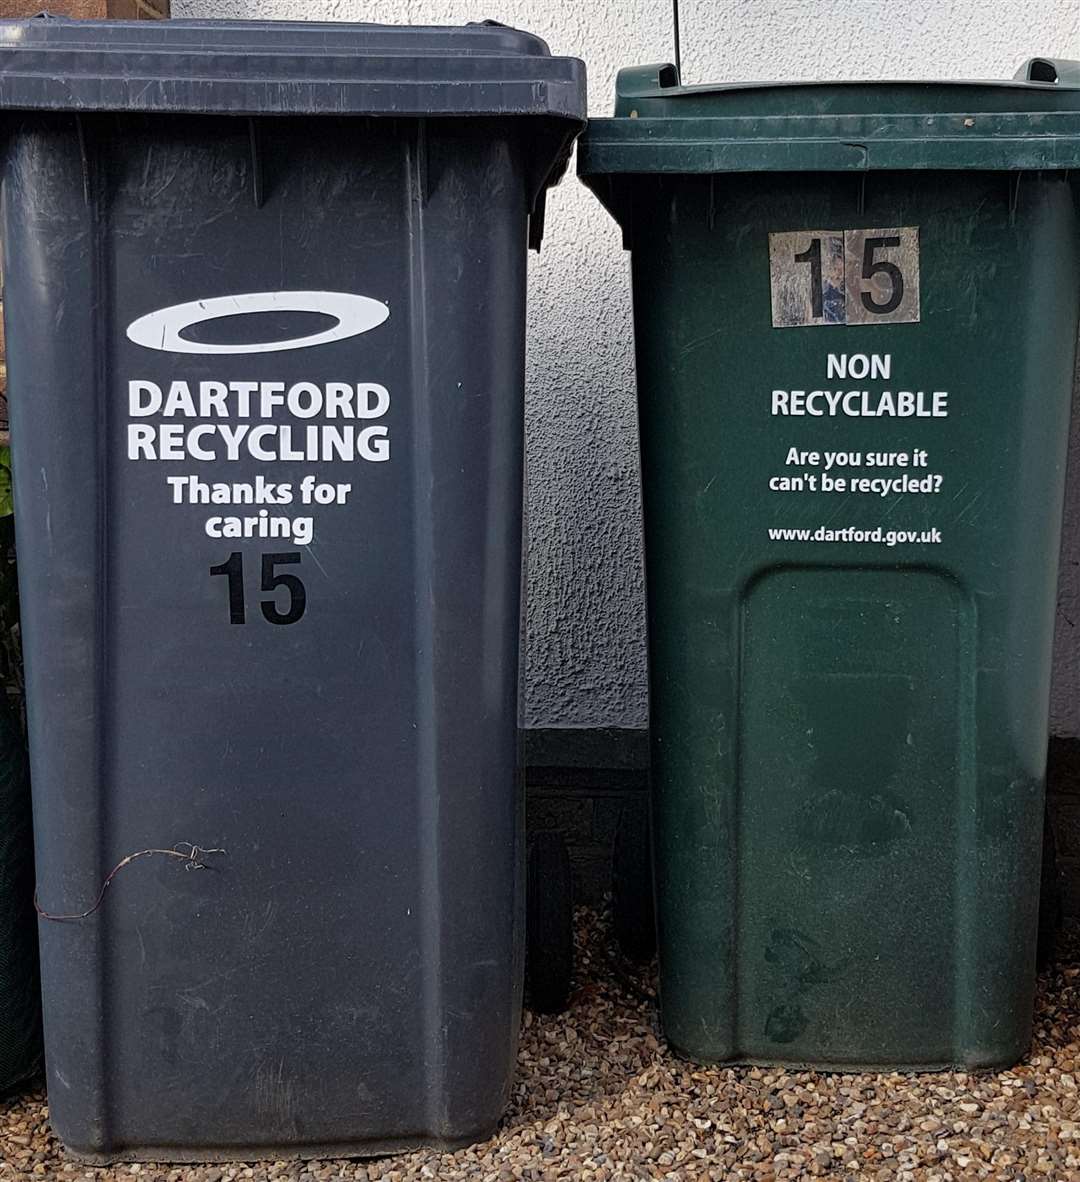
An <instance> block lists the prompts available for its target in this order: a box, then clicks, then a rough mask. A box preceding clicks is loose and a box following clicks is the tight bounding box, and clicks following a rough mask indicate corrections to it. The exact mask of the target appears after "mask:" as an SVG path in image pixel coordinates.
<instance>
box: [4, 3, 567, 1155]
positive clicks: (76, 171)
mask: <svg viewBox="0 0 1080 1182" xmlns="http://www.w3.org/2000/svg"><path fill="white" fill-rule="evenodd" d="M0 113H2V121H3V130H4V144H5V147H4V154H3V196H4V206H3V213H4V218H3V234H4V257H5V260H6V266H7V270H6V275H5V280H6V299H5V307H6V310H7V341H8V351H9V356H8V363H9V373H10V381H11V395H12V405H13V422H12V429H13V435H14V440H15V496H16V511H17V517H18V547H19V557H20V576H21V592H22V602H23V613H24V614H23V632H24V637H25V647H26V661H27V690H28V705H29V726H30V738H31V761H32V772H33V787H34V794H35V800H34V805H35V830H36V851H37V879H38V897H39V902H40V906H41V908H42V910H43V911H44V912H46V913H47V914H46V916H44V917H43V918H42V920H41V924H40V935H41V944H42V973H43V994H44V1006H45V1028H46V1060H47V1073H48V1085H49V1093H50V1108H51V1115H52V1121H53V1123H54V1126H55V1128H56V1130H57V1132H58V1133H59V1135H60V1136H61V1138H62V1139H63V1141H64V1142H65V1144H66V1145H67V1147H68V1148H69V1149H70V1150H71V1151H73V1152H75V1153H76V1154H78V1155H81V1156H83V1157H86V1158H89V1159H157V1160H163V1159H169V1160H176V1161H182V1160H204V1159H217V1158H230V1157H232V1158H251V1157H266V1156H271V1157H306V1156H319V1155H339V1154H371V1153H381V1152H386V1151H392V1150H397V1149H402V1148H406V1147H409V1146H413V1145H416V1144H420V1143H427V1144H441V1145H456V1144H461V1143H467V1142H469V1141H472V1140H475V1139H478V1138H482V1137H485V1136H487V1135H488V1134H490V1132H491V1131H492V1129H493V1127H494V1126H495V1124H496V1122H497V1120H498V1119H499V1116H500V1114H501V1111H502V1108H503V1104H504V1101H505V1099H506V1097H507V1094H508V1089H509V1086H510V1080H511V1074H512V1070H513V1064H514V1059H515V1044H516V1032H517V1027H518V1015H519V1008H520V998H521V962H522V939H521V937H522V931H521V927H522V875H521V857H520V854H521V810H520V802H519V793H518V789H517V778H516V771H515V764H516V688H517V646H518V608H519V602H518V600H519V570H520V558H521V551H520V538H521V512H520V506H521V480H522V387H523V344H524V340H523V338H524V327H525V320H524V311H525V263H526V247H527V243H528V241H529V238H530V237H531V239H532V241H533V243H534V244H535V243H536V242H538V241H539V235H540V231H541V223H542V214H543V201H544V193H545V190H546V187H547V186H548V185H549V184H550V183H552V182H553V181H554V180H555V179H556V178H557V177H558V175H559V173H560V172H561V170H562V168H563V166H564V164H565V160H566V157H567V154H568V152H569V148H570V144H571V142H572V140H573V137H574V135H575V134H576V132H577V131H578V129H579V128H580V126H581V123H582V119H583V115H584V70H583V67H582V65H581V63H580V62H578V61H575V60H572V59H568V58H557V57H552V56H551V55H550V53H549V51H548V48H547V46H546V45H545V44H544V42H542V41H541V40H539V39H538V38H536V37H533V36H530V35H528V34H525V33H521V32H517V31H514V30H511V29H507V28H504V27H501V26H494V25H470V26H467V27H463V28H453V29H448V28H442V29H440V28H391V27H384V26H375V25H368V26H365V25H347V24H314V23H312V24H301V23H226V22H189V21H178V22H174V23H150V22H146V23H138V24H135V23H130V24H125V23H121V22H111V23H101V24H97V23H91V22H87V23H79V22H66V21H55V20H35V21H29V22H19V23H15V22H7V23H0Z"/></svg>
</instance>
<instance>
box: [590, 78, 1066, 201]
mask: <svg viewBox="0 0 1080 1182" xmlns="http://www.w3.org/2000/svg"><path fill="white" fill-rule="evenodd" d="M1077 167H1080V62H1064V61H1054V60H1052V59H1049V58H1031V59H1029V60H1028V61H1027V62H1025V63H1024V65H1023V66H1022V67H1021V68H1020V70H1019V71H1018V73H1017V75H1016V77H1015V78H1013V79H1012V80H1011V81H999V82H971V81H968V82H965V81H948V82H792V83H749V84H734V85H708V86H682V85H680V83H679V75H678V71H677V70H676V68H675V67H674V66H672V65H652V66H637V67H633V68H630V69H625V70H621V71H620V72H619V76H618V81H617V83H616V100H615V117H614V118H611V119H592V120H590V121H589V124H588V126H587V128H586V130H585V133H584V134H583V135H582V137H581V139H580V140H579V141H578V172H579V174H580V175H581V176H582V178H583V179H584V180H585V182H586V183H587V184H589V185H590V187H591V188H594V189H596V191H597V192H598V193H599V194H600V195H601V196H603V192H602V190H603V189H604V188H606V186H607V182H605V181H604V180H603V174H607V175H611V174H615V173H638V174H642V173H645V174H649V173H718V172H802V171H807V172H840V171H853V172H859V171H866V170H869V169H965V168H975V169H988V170H1006V171H1020V170H1029V169H1069V168H1077Z"/></svg>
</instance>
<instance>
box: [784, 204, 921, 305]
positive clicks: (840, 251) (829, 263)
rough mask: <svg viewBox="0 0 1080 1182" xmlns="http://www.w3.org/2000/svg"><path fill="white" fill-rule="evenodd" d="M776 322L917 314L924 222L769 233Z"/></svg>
mask: <svg viewBox="0 0 1080 1182" xmlns="http://www.w3.org/2000/svg"><path fill="white" fill-rule="evenodd" d="M769 279H770V282H771V285H772V322H773V327H774V328H795V327H798V326H802V325H813V324H900V323H911V322H912V321H917V320H918V319H919V227H918V226H901V227H899V228H898V229H891V230H793V231H791V232H789V233H783V234H770V235H769Z"/></svg>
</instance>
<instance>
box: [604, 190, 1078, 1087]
mask: <svg viewBox="0 0 1080 1182" xmlns="http://www.w3.org/2000/svg"><path fill="white" fill-rule="evenodd" d="M616 180H617V182H618V180H619V178H616ZM623 183H624V184H625V185H626V192H625V194H624V199H625V201H626V202H628V203H629V206H630V207H632V208H631V214H630V225H629V233H630V241H631V245H632V249H633V271H634V304H635V320H636V340H637V358H638V381H639V401H640V413H641V428H642V452H643V479H644V505H645V529H646V547H647V556H648V559H647V568H648V581H649V629H650V666H651V668H650V678H651V695H652V697H651V701H652V721H653V770H654V793H655V810H656V833H657V884H658V904H659V927H660V952H661V996H662V1002H663V1017H664V1024H665V1029H666V1031H667V1034H668V1037H669V1038H670V1039H671V1041H672V1042H673V1043H674V1044H675V1045H676V1046H677V1047H679V1048H680V1049H682V1050H684V1051H686V1052H687V1053H689V1054H691V1055H694V1056H696V1057H700V1058H703V1059H716V1060H723V1059H742V1060H747V1059H751V1060H754V1059H760V1060H768V1061H782V1062H797V1063H815V1064H818V1065H824V1066H830V1065H831V1066H859V1065H865V1066H885V1067H890V1066H906V1067H929V1066H935V1065H941V1064H948V1063H956V1064H966V1065H971V1066H974V1065H979V1066H989V1065H992V1064H1002V1063H1008V1062H1012V1061H1014V1060H1015V1059H1016V1058H1017V1057H1019V1055H1021V1054H1022V1053H1023V1051H1024V1049H1025V1047H1026V1045H1027V1041H1028V1038H1029V1033H1030V1024H1031V1004H1032V995H1033V985H1034V935H1035V922H1034V920H1035V914H1036V906H1037V897H1038V874H1037V871H1038V859H1039V852H1038V851H1039V837H1040V834H1041V825H1042V794H1043V773H1044V758H1045V743H1046V712H1047V699H1048V692H1049V669H1050V645H1051V634H1052V625H1053V600H1054V588H1055V579H1056V568H1057V552H1058V540H1059V531H1060V514H1061V504H1062V496H1063V481H1064V464H1065V448H1066V440H1067V424H1068V414H1069V402H1070V393H1071V378H1072V363H1073V357H1074V351H1075V340H1076V322H1077V310H1078V309H1077V292H1078V288H1080V284H1078V276H1080V269H1078V265H1077V225H1076V212H1075V205H1074V202H1073V197H1072V191H1071V187H1070V185H1069V184H1068V182H1067V180H1066V179H1065V178H1055V177H1051V176H1046V175H1044V176H1041V177H1040V176H1032V175H1025V176H1023V177H1022V178H1021V179H1020V181H1019V184H1018V182H1017V178H1016V177H1015V176H1009V175H1007V174H999V173H982V174H980V173H969V174H964V175H963V176H956V175H953V176H948V177H945V176H943V175H940V174H933V173H927V174H925V175H921V176H918V175H912V174H903V173H891V174H882V175H881V176H876V177H871V178H865V179H864V180H861V181H860V180H854V179H848V178H843V177H832V176H827V175H816V176H815V175H810V176H806V175H799V176H794V175H788V176H784V177H782V178H772V179H764V178H760V177H753V176H723V177H721V176H717V177H712V178H710V177H707V176H703V177H684V178H657V177H638V178H628V179H626V180H625V181H623ZM894 228H895V229H898V230H899V229H903V228H908V229H911V228H915V229H917V231H918V238H917V241H918V254H919V267H920V278H919V281H918V282H919V304H918V307H917V311H916V312H915V314H916V315H917V317H918V318H917V319H912V320H910V321H908V322H905V323H889V324H866V323H859V322H857V321H858V316H860V315H862V314H863V313H862V312H860V311H859V308H856V317H854V318H853V320H854V322H853V321H852V320H849V322H848V323H846V324H845V323H843V317H842V315H841V314H840V310H839V308H837V309H836V311H835V314H834V315H833V316H832V318H831V322H827V323H821V324H818V325H812V326H805V327H783V328H774V327H773V306H774V305H773V300H772V293H771V290H770V275H771V270H770V253H769V252H770V235H789V234H792V233H794V232H798V233H800V234H808V233H809V232H810V231H814V232H815V234H816V236H818V237H820V238H822V240H823V241H825V239H826V238H827V239H828V240H829V241H833V242H835V241H836V236H837V235H839V236H840V241H842V242H846V243H847V244H850V243H851V242H853V241H854V242H855V243H858V244H862V243H864V242H865V241H866V240H867V239H873V238H880V237H888V236H890V234H891V233H892V230H893V229H894ZM845 232H848V234H849V235H850V232H855V233H856V236H855V237H851V236H845ZM893 236H895V235H893ZM788 241H789V242H790V240H788ZM906 241H908V242H911V241H912V239H911V238H910V235H909V236H908V238H907V239H906ZM807 242H809V239H807ZM849 248H850V246H849ZM793 249H794V250H795V251H797V252H799V253H803V250H804V244H803V243H802V242H799V243H798V244H796V245H795V247H794V248H793ZM838 249H839V248H838ZM878 257H879V256H877V255H875V256H874V257H873V259H871V263H873V262H874V261H876V260H877V258H878ZM909 258H910V256H909V257H908V260H905V265H908V262H909ZM812 263H813V255H812V252H811V253H810V254H806V255H805V256H804V258H803V260H802V261H801V262H799V263H798V265H800V266H803V267H804V268H805V270H804V272H803V274H805V275H807V276H809V275H810V264H812ZM824 270H827V269H826V268H824V267H823V271H824ZM854 274H855V279H856V281H858V279H859V277H860V276H859V268H856V269H855V272H854ZM851 275H852V268H851V266H850V263H849V266H848V276H849V282H850V281H851V280H850V277H851ZM837 294H839V297H840V298H841V299H842V296H843V293H842V292H840V293H835V292H834V293H833V296H836V295H837ZM833 296H830V297H829V298H830V299H832V298H833ZM878 298H879V299H880V295H879V297H878ZM824 303H825V305H826V306H827V307H835V305H829V302H828V300H826V301H824ZM849 306H850V305H849ZM806 307H807V309H809V310H812V308H811V303H810V301H809V300H808V302H807V305H806ZM840 307H842V303H841V305H840ZM862 307H865V305H862ZM912 307H914V305H912ZM821 319H822V321H823V322H824V321H827V320H829V319H830V318H828V317H825V316H822V318H821ZM856 356H860V357H862V359H863V361H864V362H866V363H867V364H868V365H869V364H870V363H871V361H872V359H874V358H876V359H877V363H878V365H879V369H878V371H877V372H875V373H872V374H870V373H865V372H863V371H861V370H859V372H858V373H857V374H855V373H846V374H842V373H841V372H840V370H839V368H838V367H839V366H840V364H841V359H843V358H845V357H846V358H849V359H850V358H852V357H856ZM830 359H832V360H830ZM861 364H862V363H861V362H860V363H859V365H861ZM884 367H888V372H887V373H886V372H884ZM776 391H780V392H781V394H782V395H791V394H792V392H793V391H802V392H803V393H804V394H809V393H811V392H813V391H832V392H834V393H835V392H840V394H841V395H845V394H846V393H847V392H849V391H854V394H853V399H854V401H853V403H852V404H851V406H852V407H853V410H854V413H848V412H845V411H844V410H840V411H839V412H837V413H830V412H829V411H828V410H827V409H826V410H823V411H822V410H821V406H827V404H826V403H824V402H823V401H822V402H821V403H820V405H819V407H818V409H819V411H820V413H816V414H815V413H812V412H807V411H805V410H804V411H803V412H802V413H793V412H792V411H791V410H790V409H785V408H789V407H790V402H785V401H784V399H783V398H781V400H780V401H779V402H777V401H776V400H775V392H776ZM884 391H889V392H891V395H892V396H896V397H898V396H899V392H900V391H906V392H908V394H909V396H911V397H915V396H916V395H918V396H920V397H921V398H922V399H923V401H922V403H921V405H922V407H923V409H924V413H918V414H916V413H910V414H907V415H899V414H893V415H890V414H888V413H878V411H877V409H876V408H878V407H879V405H880V400H881V396H882V394H883V392H884ZM864 392H865V394H864ZM919 392H921V395H920V393H919ZM935 392H944V394H945V395H946V402H945V404H944V410H945V413H943V414H939V415H934V414H933V413H932V410H931V409H930V408H932V406H933V401H932V400H933V396H934V393H935ZM894 405H897V404H896V403H895V400H894ZM841 452H843V453H847V457H846V458H839V453H841ZM829 453H832V454H833V461H832V463H833V467H832V468H831V469H828V475H829V478H830V481H832V482H835V481H837V480H841V479H842V480H844V481H845V482H847V483H844V484H840V485H836V484H834V483H830V482H828V481H825V480H823V473H825V472H826V470H827V465H828V464H829V462H830V461H829V460H828V459H827V456H828V455H829ZM900 455H905V456H906V457H907V460H906V461H900V460H898V458H897V457H898V456H900ZM853 456H855V457H859V459H853V458H852V457H853ZM871 457H873V462H872V463H871ZM916 457H918V458H917V459H916ZM904 476H907V477H909V478H912V477H914V478H916V479H918V480H926V478H927V477H929V478H930V483H929V484H924V485H922V486H921V487H919V488H909V489H908V490H907V491H898V489H897V486H895V485H892V486H889V487H884V488H882V487H875V486H871V485H869V484H865V485H856V484H855V483H854V482H855V481H857V480H860V479H862V480H866V481H869V480H871V479H874V478H877V477H882V478H886V477H887V478H889V479H891V480H896V479H899V478H901V477H904ZM808 477H813V480H810V479H808ZM939 478H940V479H939ZM770 531H772V532H770ZM785 531H786V532H785ZM830 531H831V532H830ZM844 531H847V532H846V533H845V532H844ZM860 810H861V812H860ZM890 818H891V819H890ZM908 826H910V830H909V829H908ZM875 957H881V959H879V960H875ZM886 957H887V959H886ZM929 1002H933V1005H932V1006H929V1005H928V1003H929Z"/></svg>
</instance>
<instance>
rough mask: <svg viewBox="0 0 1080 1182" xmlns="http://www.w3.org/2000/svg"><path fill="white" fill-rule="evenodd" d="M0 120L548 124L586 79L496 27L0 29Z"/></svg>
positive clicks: (126, 24) (221, 24)
mask: <svg viewBox="0 0 1080 1182" xmlns="http://www.w3.org/2000/svg"><path fill="white" fill-rule="evenodd" d="M0 108H7V109H9V110H11V109H20V110H58V111H73V112H79V113H81V112H91V111H141V112H157V113H188V114H223V115H388V116H392V115H397V116H416V117H423V116H471V115H488V116H493V115H522V116H525V115H532V116H553V117H556V118H560V119H568V120H572V121H574V122H575V123H583V122H584V119H585V66H584V63H583V62H581V61H579V60H578V59H576V58H569V57H553V56H552V54H551V51H550V50H549V49H548V46H547V44H546V43H545V42H544V41H542V40H541V39H540V38H539V37H535V36H533V35H532V34H530V33H523V32H520V31H518V30H517V29H510V28H507V27H505V26H502V25H498V24H495V23H489V22H485V23H482V24H470V25H464V26H461V27H456V28H437V27H420V26H416V27H410V26H395V25H374V24H366V25H365V24H347V23H344V22H342V23H335V22H304V21H205V20H168V21H82V20H69V19H66V18H57V17H48V16H43V17H35V18H33V19H31V20H18V21H0Z"/></svg>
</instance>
